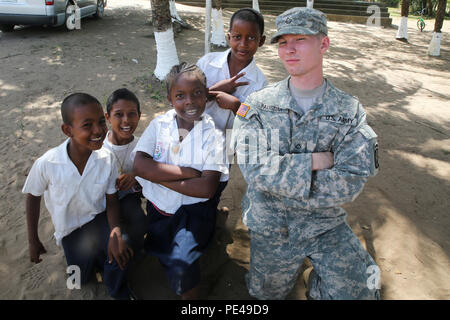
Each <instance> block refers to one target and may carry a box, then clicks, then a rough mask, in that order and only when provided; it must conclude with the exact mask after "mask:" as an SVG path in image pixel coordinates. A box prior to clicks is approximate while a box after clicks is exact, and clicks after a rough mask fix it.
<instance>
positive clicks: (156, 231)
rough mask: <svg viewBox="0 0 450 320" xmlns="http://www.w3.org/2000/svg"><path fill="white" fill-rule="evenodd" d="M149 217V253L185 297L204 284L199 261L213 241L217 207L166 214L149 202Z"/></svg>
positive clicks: (191, 207) (187, 207) (200, 206)
mask: <svg viewBox="0 0 450 320" xmlns="http://www.w3.org/2000/svg"><path fill="white" fill-rule="evenodd" d="M147 216H148V220H149V228H148V236H147V238H146V241H145V247H146V250H147V252H148V253H149V254H151V255H153V256H156V257H157V258H159V261H160V262H161V264H162V266H163V267H164V270H165V272H166V276H167V279H168V281H169V285H170V287H171V288H172V290H173V291H174V292H175V293H176V294H179V295H181V294H183V293H185V292H187V291H189V290H190V289H192V288H194V287H196V286H197V285H198V284H199V282H200V266H199V260H198V259H199V258H200V256H201V255H202V254H203V252H204V251H205V250H206V248H207V247H208V245H209V243H210V242H211V240H212V238H213V235H214V230H215V225H216V208H215V207H213V206H212V205H211V203H210V201H206V202H199V203H195V204H191V205H184V206H181V207H180V208H179V209H178V210H177V212H175V214H173V215H164V214H161V213H160V212H158V210H156V209H155V207H154V206H153V204H152V203H151V202H150V201H148V202H147Z"/></svg>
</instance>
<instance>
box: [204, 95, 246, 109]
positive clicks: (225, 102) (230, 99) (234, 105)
mask: <svg viewBox="0 0 450 320" xmlns="http://www.w3.org/2000/svg"><path fill="white" fill-rule="evenodd" d="M209 93H210V94H211V95H214V96H215V98H216V102H217V104H218V105H219V107H221V108H222V109H229V110H231V111H233V113H234V114H236V112H237V111H238V109H239V106H240V105H241V102H240V101H239V99H238V98H236V97H235V96H233V95H231V94H229V93H226V92H222V91H209Z"/></svg>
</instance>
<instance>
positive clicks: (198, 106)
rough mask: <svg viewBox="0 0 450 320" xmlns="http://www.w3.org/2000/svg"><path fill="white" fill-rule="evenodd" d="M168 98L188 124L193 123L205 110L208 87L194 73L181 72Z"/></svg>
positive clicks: (181, 118) (178, 114)
mask: <svg viewBox="0 0 450 320" xmlns="http://www.w3.org/2000/svg"><path fill="white" fill-rule="evenodd" d="M167 99H168V100H169V101H170V103H172V106H173V107H174V109H175V111H176V112H177V116H178V117H179V118H180V119H179V120H182V121H184V122H186V123H187V124H193V123H194V121H198V120H200V118H201V115H202V113H203V111H205V106H206V99H207V88H206V87H205V85H204V84H203V83H202V82H201V81H200V79H198V77H197V76H195V75H194V74H192V73H183V74H181V75H180V76H179V77H178V79H177V80H176V82H175V83H174V84H173V86H172V88H171V89H170V95H169V96H168V97H167Z"/></svg>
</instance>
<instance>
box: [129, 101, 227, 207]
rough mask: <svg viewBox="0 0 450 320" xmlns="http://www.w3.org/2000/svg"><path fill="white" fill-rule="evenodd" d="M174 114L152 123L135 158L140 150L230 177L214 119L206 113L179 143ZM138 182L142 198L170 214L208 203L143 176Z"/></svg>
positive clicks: (154, 157)
mask: <svg viewBox="0 0 450 320" xmlns="http://www.w3.org/2000/svg"><path fill="white" fill-rule="evenodd" d="M175 115H176V112H175V110H173V109H172V110H170V111H168V112H166V113H165V114H163V115H160V116H158V117H156V118H155V119H154V120H153V121H152V122H150V124H149V125H148V127H147V128H146V129H145V131H144V133H143V134H142V136H141V137H140V139H139V142H138V143H137V145H136V148H135V149H134V151H133V156H134V155H135V153H136V152H138V151H141V152H145V153H147V154H148V155H150V156H151V157H153V160H155V161H158V162H161V163H167V164H174V165H177V166H180V167H190V168H193V169H196V170H199V171H204V170H212V171H218V172H221V173H223V174H225V175H226V176H227V177H228V165H227V164H225V154H224V152H225V150H224V141H223V135H222V134H221V132H220V131H219V130H217V129H216V128H215V126H214V122H213V120H212V119H211V117H210V116H208V115H207V114H203V115H202V120H201V121H199V122H197V123H196V124H195V126H194V128H192V130H191V131H190V132H189V134H188V135H187V136H186V137H185V138H184V139H183V141H182V142H181V143H180V142H179V136H180V135H179V133H178V126H177V121H176V118H175ZM136 180H137V181H138V182H139V183H140V184H141V186H142V193H143V195H144V196H145V197H146V198H147V199H148V200H150V201H151V202H153V203H154V204H155V206H157V207H158V208H159V209H160V210H163V211H165V212H167V213H175V212H176V211H177V210H178V208H180V207H181V206H182V205H188V204H193V203H198V202H204V201H206V200H208V199H205V198H196V197H190V196H186V195H183V194H181V193H178V192H176V191H173V190H171V189H169V188H166V187H164V186H162V185H160V184H157V183H153V182H151V181H148V180H145V179H142V178H140V177H136Z"/></svg>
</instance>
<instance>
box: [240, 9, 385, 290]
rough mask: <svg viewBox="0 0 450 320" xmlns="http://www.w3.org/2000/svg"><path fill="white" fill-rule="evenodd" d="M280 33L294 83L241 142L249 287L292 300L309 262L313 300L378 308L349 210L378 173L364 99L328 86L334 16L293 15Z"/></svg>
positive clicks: (267, 97) (375, 271) (249, 112)
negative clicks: (368, 302)
mask: <svg viewBox="0 0 450 320" xmlns="http://www.w3.org/2000/svg"><path fill="white" fill-rule="evenodd" d="M276 24H277V33H276V34H275V35H274V36H273V38H272V43H278V53H279V56H280V58H281V60H282V62H283V64H284V66H285V68H286V70H287V71H288V73H289V77H288V78H287V79H285V80H283V81H280V82H278V83H275V84H273V85H270V86H268V87H266V88H264V89H262V90H260V91H258V92H255V93H253V94H252V95H250V96H249V97H248V98H247V100H246V101H245V103H243V104H242V105H241V107H240V108H239V110H238V112H237V114H236V118H235V121H234V126H233V134H232V145H233V146H234V149H235V152H236V156H237V161H238V164H239V167H240V169H241V171H242V174H243V176H244V178H245V180H246V182H247V191H246V194H245V195H244V197H243V200H242V210H243V221H244V223H245V224H246V225H247V227H248V228H249V230H250V237H251V240H250V270H249V273H248V274H247V276H246V280H247V287H248V289H249V292H250V294H251V295H252V296H254V297H256V298H259V299H284V298H285V297H286V296H287V294H288V293H289V292H290V291H291V290H292V288H293V286H294V284H295V282H296V279H297V277H298V275H299V272H300V269H301V265H302V261H303V260H304V258H305V257H307V258H308V259H309V260H310V261H311V262H312V265H313V268H314V269H313V270H312V272H311V273H310V276H309V282H308V298H312V299H378V298H379V268H378V267H377V265H376V264H375V262H374V261H373V259H372V257H371V256H370V255H369V254H368V252H367V251H366V250H365V249H364V248H363V247H362V245H361V243H360V241H359V240H358V238H357V237H356V236H355V234H354V233H353V232H352V230H351V229H350V227H349V226H348V224H347V222H346V212H345V211H344V209H342V208H341V207H340V206H341V205H343V204H345V203H348V202H351V201H353V200H354V199H355V198H356V197H357V196H358V195H359V193H360V192H361V191H362V189H363V187H364V184H365V183H366V181H367V179H368V178H369V177H370V176H374V175H375V174H376V173H377V171H378V160H377V150H378V145H377V141H376V137H377V136H376V134H375V132H374V131H373V130H372V129H371V127H370V126H369V125H368V124H367V122H366V113H365V111H364V109H363V107H362V106H361V104H360V102H359V101H358V99H356V98H355V97H352V96H351V95H349V94H346V93H345V92H343V91H341V90H339V89H337V88H335V87H334V86H333V85H332V84H331V83H330V82H329V81H328V80H326V79H325V78H324V77H323V73H322V69H323V68H322V61H323V55H324V53H325V52H326V50H327V49H328V47H329V38H328V36H327V32H328V30H327V26H326V18H325V15H324V14H323V13H322V12H320V11H318V10H315V9H309V8H292V9H290V10H288V11H286V12H284V13H283V14H281V15H280V16H278V17H277V19H276ZM297 89H298V91H295V90H297ZM314 91H315V95H313V96H308V95H306V96H302V95H301V94H303V93H305V92H309V93H311V92H314ZM295 92H297V93H298V92H300V93H301V94H300V97H299V96H298V94H297V93H295ZM311 97H312V98H311ZM297 98H298V99H297ZM302 99H303V100H302ZM299 101H300V103H301V104H303V105H300V104H299ZM305 102H306V103H305ZM305 105H306V106H305Z"/></svg>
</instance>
